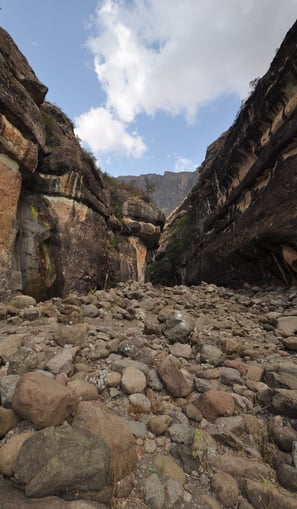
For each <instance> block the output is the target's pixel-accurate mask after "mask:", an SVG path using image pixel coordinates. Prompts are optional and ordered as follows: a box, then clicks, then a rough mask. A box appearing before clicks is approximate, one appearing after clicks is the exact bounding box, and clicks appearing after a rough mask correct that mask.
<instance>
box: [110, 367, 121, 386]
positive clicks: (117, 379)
mask: <svg viewBox="0 0 297 509" xmlns="http://www.w3.org/2000/svg"><path fill="white" fill-rule="evenodd" d="M121 379H122V375H121V374H120V373H117V372H116V371H111V373H109V374H108V375H107V377H106V385H107V387H118V386H119V385H120V383H121Z"/></svg>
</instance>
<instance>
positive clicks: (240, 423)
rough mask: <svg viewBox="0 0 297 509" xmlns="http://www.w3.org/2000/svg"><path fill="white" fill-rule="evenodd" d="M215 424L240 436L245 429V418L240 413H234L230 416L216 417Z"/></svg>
mask: <svg viewBox="0 0 297 509" xmlns="http://www.w3.org/2000/svg"><path fill="white" fill-rule="evenodd" d="M215 424H216V425H217V426H219V428H221V429H223V430H224V431H227V432H229V433H235V434H236V435H238V436H240V435H241V434H242V433H243V432H244V431H245V427H246V425H245V420H244V418H243V417H242V416H241V415H234V416H232V417H218V418H217V419H216V420H215Z"/></svg>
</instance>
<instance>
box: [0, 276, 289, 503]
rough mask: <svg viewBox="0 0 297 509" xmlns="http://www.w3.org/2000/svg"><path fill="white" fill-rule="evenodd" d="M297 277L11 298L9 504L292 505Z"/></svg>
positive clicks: (0, 376)
mask: <svg viewBox="0 0 297 509" xmlns="http://www.w3.org/2000/svg"><path fill="white" fill-rule="evenodd" d="M296 331H297V291H296V290H295V289H294V288H293V289H265V290H264V289H260V288H256V287H246V288H244V289H243V290H241V291H234V290H230V289H226V288H221V287H216V286H215V285H208V284H204V283H203V284H201V285H200V286H193V287H185V286H176V287H173V288H169V287H160V288H154V287H153V286H152V285H151V284H150V283H147V284H144V285H141V284H139V283H136V282H128V283H122V284H119V285H118V286H117V287H115V288H112V289H110V290H106V291H104V290H99V291H95V292H91V293H89V294H88V295H86V296H77V295H70V296H68V297H67V298H64V299H60V298H54V299H52V300H50V301H47V302H41V303H36V302H35V301H34V299H33V298H32V297H29V296H26V295H17V296H15V297H14V298H12V299H11V300H10V302H8V303H7V302H6V303H0V397H1V407H0V507H1V509H19V508H22V509H88V508H97V509H106V508H108V507H112V508H117V509H121V508H127V509H142V508H150V509H219V508H230V509H253V508H254V509H282V508H286V509H293V508H296V507H297V505H296V490H297V334H296Z"/></svg>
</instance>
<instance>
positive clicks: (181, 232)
mask: <svg viewBox="0 0 297 509" xmlns="http://www.w3.org/2000/svg"><path fill="white" fill-rule="evenodd" d="M192 233H193V226H192V218H191V216H190V215H189V213H185V214H184V215H183V216H181V217H178V218H177V219H176V220H175V221H174V222H173V224H172V225H171V228H170V230H169V231H168V232H167V239H164V243H165V244H166V249H165V252H164V254H162V255H161V256H160V257H159V258H157V259H156V260H155V261H153V262H152V263H151V264H149V265H148V269H147V279H148V280H149V281H152V282H153V283H155V284H161V285H172V286H173V285H176V284H181V282H182V281H181V275H180V273H179V270H178V269H179V268H180V267H181V266H182V264H183V256H184V253H185V252H186V251H187V250H188V249H189V245H190V243H191V237H192Z"/></svg>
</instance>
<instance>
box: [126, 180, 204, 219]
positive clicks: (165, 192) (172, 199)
mask: <svg viewBox="0 0 297 509" xmlns="http://www.w3.org/2000/svg"><path fill="white" fill-rule="evenodd" d="M197 177H198V170H195V171H180V172H173V171H165V173H164V175H158V174H156V173H148V174H147V175H139V176H132V175H126V176H123V177H119V179H120V180H121V181H123V182H128V183H129V184H133V185H134V186H135V187H137V188H139V189H141V190H143V191H145V192H146V193H148V194H149V195H150V197H151V198H152V200H153V201H154V203H156V205H158V207H160V209H161V210H162V211H163V212H164V214H165V215H166V216H168V215H169V214H170V213H171V212H172V211H173V210H174V209H175V208H176V207H177V206H178V205H179V204H180V202H181V201H182V200H183V199H184V198H185V196H186V195H187V194H188V193H189V192H190V191H191V189H192V187H193V186H194V184H195V183H196V180H197Z"/></svg>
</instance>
